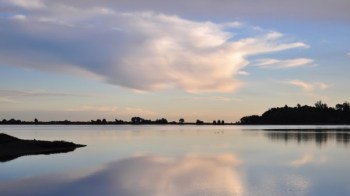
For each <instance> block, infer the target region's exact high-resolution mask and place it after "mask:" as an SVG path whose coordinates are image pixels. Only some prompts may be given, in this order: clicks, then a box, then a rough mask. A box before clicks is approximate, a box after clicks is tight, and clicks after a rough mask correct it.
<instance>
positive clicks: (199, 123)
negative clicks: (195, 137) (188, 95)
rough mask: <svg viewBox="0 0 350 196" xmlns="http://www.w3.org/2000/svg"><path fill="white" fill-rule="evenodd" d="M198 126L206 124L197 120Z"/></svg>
mask: <svg viewBox="0 0 350 196" xmlns="http://www.w3.org/2000/svg"><path fill="white" fill-rule="evenodd" d="M196 124H197V125H201V124H204V122H203V121H201V120H197V121H196Z"/></svg>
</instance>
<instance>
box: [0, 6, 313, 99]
mask: <svg viewBox="0 0 350 196" xmlns="http://www.w3.org/2000/svg"><path fill="white" fill-rule="evenodd" d="M4 2H5V3H4ZM48 2H49V3H48ZM64 2H65V1H60V2H52V1H40V0H36V1H22V0H16V1H2V3H1V2H0V4H5V5H7V6H8V7H10V8H11V10H12V11H11V14H9V17H4V18H1V19H0V26H1V31H0V42H1V43H2V44H1V45H0V64H3V65H11V66H21V67H26V68H31V69H38V70H43V71H50V72H62V73H69V74H75V75H83V76H85V77H94V78H98V79H99V80H102V81H104V82H107V83H110V84H114V85H118V86H122V87H126V88H130V89H134V90H139V91H158V90H162V89H180V90H183V91H186V92H209V91H210V92H230V91H234V90H235V89H237V88H238V87H239V86H240V85H241V82H240V81H238V80H237V79H236V76H237V75H240V74H242V73H246V72H244V71H243V72H242V70H243V69H244V67H245V66H247V65H248V64H249V63H250V62H249V60H248V57H249V56H253V55H259V54H266V53H273V52H278V51H283V50H289V49H293V48H307V47H308V46H307V45H306V44H304V43H302V42H289V41H284V35H283V34H281V33H278V32H268V31H264V32H260V31H259V32H260V33H256V35H253V36H249V37H244V38H236V37H235V34H236V33H239V32H240V29H242V28H249V27H247V26H244V25H242V24H240V23H239V22H231V23H214V22H210V21H194V20H189V19H184V18H181V17H178V16H175V15H167V14H161V13H154V12H119V11H116V10H114V9H111V8H107V7H101V6H97V5H93V6H90V7H84V8H82V7H79V6H77V5H73V4H72V3H71V4H68V3H64ZM87 5H90V4H89V3H88V4H87ZM10 8H9V9H10ZM299 60H300V59H299ZM289 64H291V65H292V66H294V65H295V66H297V65H298V63H297V62H289ZM299 64H300V63H299Z"/></svg>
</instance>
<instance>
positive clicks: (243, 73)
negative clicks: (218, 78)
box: [237, 71, 250, 76]
mask: <svg viewBox="0 0 350 196" xmlns="http://www.w3.org/2000/svg"><path fill="white" fill-rule="evenodd" d="M237 74H238V75H242V76H249V75H250V73H249V72H246V71H238V72H237Z"/></svg>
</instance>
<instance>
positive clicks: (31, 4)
mask: <svg viewBox="0 0 350 196" xmlns="http://www.w3.org/2000/svg"><path fill="white" fill-rule="evenodd" d="M4 2H5V3H9V4H12V5H15V6H19V7H22V8H26V9H39V8H44V7H45V4H44V0H5V1H4Z"/></svg>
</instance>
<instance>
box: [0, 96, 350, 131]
mask: <svg viewBox="0 0 350 196" xmlns="http://www.w3.org/2000/svg"><path fill="white" fill-rule="evenodd" d="M0 124H3V125H22V124H23V125H125V124H131V125H146V124H147V125H166V124H179V125H183V124H186V125H233V124H241V125H260V124H261V125H309V124H310V125H315V124H319V125H321V124H330V125H331V124H350V103H349V102H344V103H342V104H336V105H335V107H329V106H328V105H327V104H326V103H323V102H322V101H318V102H316V103H315V105H314V106H308V105H304V106H301V105H300V104H297V105H296V106H295V107H289V106H287V105H285V106H284V107H277V108H271V109H269V110H268V111H266V112H264V113H263V114H262V115H261V116H259V115H251V116H245V117H243V118H241V119H240V121H239V122H236V123H225V121H224V120H213V121H212V122H204V121H202V120H199V119H198V120H196V121H195V122H185V119H183V118H180V119H179V120H178V122H176V121H168V120H167V119H165V118H159V119H156V120H150V119H145V118H142V117H139V116H134V117H132V118H131V119H130V121H124V120H118V119H115V120H114V121H108V120H106V119H105V118H103V119H96V120H91V121H85V122H81V121H75V122H74V121H69V120H63V121H49V122H43V121H39V120H38V119H37V118H35V119H34V120H33V121H21V120H16V119H13V118H12V119H9V120H7V119H3V120H2V121H0Z"/></svg>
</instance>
